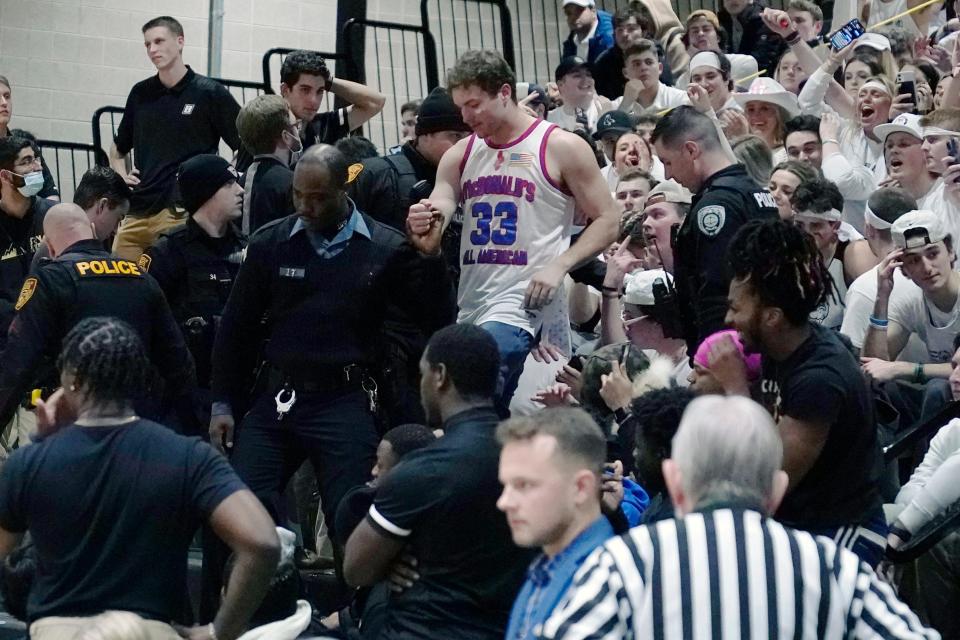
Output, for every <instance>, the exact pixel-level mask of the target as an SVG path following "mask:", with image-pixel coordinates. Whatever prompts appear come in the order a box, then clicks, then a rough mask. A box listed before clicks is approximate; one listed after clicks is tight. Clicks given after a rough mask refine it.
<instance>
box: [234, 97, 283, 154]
mask: <svg viewBox="0 0 960 640" xmlns="http://www.w3.org/2000/svg"><path fill="white" fill-rule="evenodd" d="M289 126H290V111H289V107H288V106H287V101H286V100H284V99H283V98H281V97H280V96H277V95H262V96H257V97H256V98H254V99H253V100H251V101H250V102H248V103H247V104H245V105H243V108H242V109H240V113H239V114H237V133H239V134H240V140H241V141H242V142H243V146H245V147H246V148H247V150H248V151H249V152H250V153H252V154H253V155H260V154H266V153H273V152H274V150H275V149H276V148H277V142H279V141H280V136H281V135H282V134H283V132H284V130H285V129H286V128H287V127H289Z"/></svg>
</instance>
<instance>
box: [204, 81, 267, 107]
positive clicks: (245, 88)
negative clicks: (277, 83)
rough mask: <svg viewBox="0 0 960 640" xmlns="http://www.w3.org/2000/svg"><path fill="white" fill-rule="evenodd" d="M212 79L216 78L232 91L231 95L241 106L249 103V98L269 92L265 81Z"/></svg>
mask: <svg viewBox="0 0 960 640" xmlns="http://www.w3.org/2000/svg"><path fill="white" fill-rule="evenodd" d="M210 79H211V80H216V81H217V82H219V83H220V84H222V85H223V86H225V87H226V88H227V89H228V90H229V91H230V95H232V96H233V97H234V98H235V99H236V101H237V102H238V103H239V104H240V106H241V107H242V106H243V105H245V104H247V102H248V101H249V100H252V99H253V98H256V97H257V96H259V95H262V94H264V93H267V90H266V85H265V84H264V83H263V82H251V81H249V80H226V79H224V78H210ZM251 94H252V95H251Z"/></svg>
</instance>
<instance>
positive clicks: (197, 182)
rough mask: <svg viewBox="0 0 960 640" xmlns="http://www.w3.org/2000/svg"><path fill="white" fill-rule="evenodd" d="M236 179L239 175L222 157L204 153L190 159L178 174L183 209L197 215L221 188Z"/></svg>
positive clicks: (182, 165) (181, 166)
mask: <svg viewBox="0 0 960 640" xmlns="http://www.w3.org/2000/svg"><path fill="white" fill-rule="evenodd" d="M236 179H237V174H236V172H235V171H234V170H233V168H232V167H231V166H230V163H229V162H227V161H226V160H224V159H223V158H221V157H220V156H215V155H213V154H209V153H204V154H201V155H199V156H194V157H192V158H190V159H189V160H187V161H186V162H184V163H183V164H181V165H180V171H178V172H177V184H178V186H179V187H180V200H181V201H182V202H183V208H184V209H186V210H187V211H189V212H190V213H196V212H197V209H199V208H200V207H202V206H203V205H204V204H205V203H206V202H207V200H209V199H210V198H212V197H213V194H215V193H216V192H217V191H219V190H220V187H222V186H223V185H225V184H227V183H228V182H230V181H231V180H236Z"/></svg>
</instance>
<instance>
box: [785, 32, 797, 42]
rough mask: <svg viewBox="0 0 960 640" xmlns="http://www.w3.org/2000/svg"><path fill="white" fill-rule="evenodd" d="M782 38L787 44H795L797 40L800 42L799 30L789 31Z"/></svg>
mask: <svg viewBox="0 0 960 640" xmlns="http://www.w3.org/2000/svg"><path fill="white" fill-rule="evenodd" d="M783 39H784V41H785V42H786V43H787V44H797V43H798V42H800V32H799V31H791V32H790V33H788V34H787V35H785V36H784V37H783Z"/></svg>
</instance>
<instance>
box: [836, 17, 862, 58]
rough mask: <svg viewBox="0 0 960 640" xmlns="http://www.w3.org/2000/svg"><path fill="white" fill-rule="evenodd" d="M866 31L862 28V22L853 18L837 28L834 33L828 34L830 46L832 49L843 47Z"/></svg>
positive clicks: (838, 49) (837, 49)
mask: <svg viewBox="0 0 960 640" xmlns="http://www.w3.org/2000/svg"><path fill="white" fill-rule="evenodd" d="M866 32H867V30H866V29H865V28H864V26H863V23H862V22H860V21H859V20H857V19H856V18H854V19H853V20H851V21H850V22H848V23H847V24H845V25H843V26H842V27H840V28H839V29H837V30H836V31H835V32H834V34H833V35H832V36H830V47H831V48H833V50H834V51H840V50H841V49H845V48H846V47H848V46H849V45H850V43H851V42H853V41H854V40H856V39H857V38H859V37H860V36H862V35H863V34H865V33H866Z"/></svg>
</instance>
